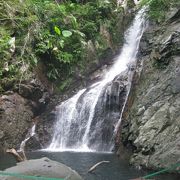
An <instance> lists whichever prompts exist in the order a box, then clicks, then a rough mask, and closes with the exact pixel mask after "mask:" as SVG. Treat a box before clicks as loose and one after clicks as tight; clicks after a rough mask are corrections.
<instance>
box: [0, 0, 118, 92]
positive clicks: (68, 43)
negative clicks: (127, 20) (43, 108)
mask: <svg viewBox="0 0 180 180" xmlns="http://www.w3.org/2000/svg"><path fill="white" fill-rule="evenodd" d="M115 8H116V4H115V1H99V0H92V1H83V2H80V1H70V0H67V1H63V2H61V3H59V4H58V3H57V1H54V0H46V1H45V0H23V1H19V0H0V12H1V13H0V23H1V25H2V27H1V28H0V58H1V62H0V67H1V69H0V78H1V79H3V78H6V77H8V78H16V79H26V78H27V77H26V76H25V74H26V75H28V74H30V72H31V71H33V69H34V67H35V66H37V65H38V62H39V61H41V62H43V63H44V64H45V67H46V69H45V71H46V74H47V77H48V78H49V79H50V80H52V81H58V80H63V81H64V80H65V79H66V78H67V79H69V77H71V76H72V73H74V72H75V70H76V69H77V67H80V68H82V69H83V68H84V67H85V66H86V62H85V59H84V57H85V56H86V52H87V51H86V49H87V41H88V40H91V41H92V42H96V41H97V43H98V44H99V46H98V47H97V51H103V50H105V49H106V48H107V46H106V45H105V42H104V41H102V40H101V37H100V35H99V31H100V24H102V23H105V22H106V20H109V22H111V21H110V20H111V19H113V20H114V19H115V17H116V15H115V14H116V13H115V11H114V9H115ZM113 23H114V21H113ZM111 25H112V24H111V23H110V24H109V26H108V28H109V30H110V26H111ZM12 37H15V52H11V50H10V49H11V47H10V44H9V41H10V40H11V38H12ZM98 48H99V49H98ZM5 66H7V68H5ZM24 67H26V68H24ZM82 69H80V71H81V70H82ZM63 86H66V85H63ZM60 89H63V88H60Z"/></svg>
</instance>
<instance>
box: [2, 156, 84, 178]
mask: <svg viewBox="0 0 180 180" xmlns="http://www.w3.org/2000/svg"><path fill="white" fill-rule="evenodd" d="M3 172H6V173H19V174H23V175H29V176H39V177H48V178H64V179H66V180H82V177H81V176H80V175H79V174H78V173H77V172H76V171H74V170H72V169H71V168H70V167H68V166H66V165H64V164H62V163H59V162H56V161H52V160H50V159H48V158H46V157H44V158H41V159H34V160H28V161H23V162H20V163H17V165H16V166H14V167H11V168H8V169H6V170H4V171H3ZM21 179H22V180H25V179H24V178H19V177H12V176H11V177H10V176H0V180H21Z"/></svg>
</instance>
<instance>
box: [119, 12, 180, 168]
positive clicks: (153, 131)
mask: <svg viewBox="0 0 180 180" xmlns="http://www.w3.org/2000/svg"><path fill="white" fill-rule="evenodd" d="M179 12H180V10H179V9H173V10H171V12H170V13H169V14H168V16H167V19H166V22H165V23H164V24H163V25H161V27H159V26H157V25H155V24H150V25H149V28H148V29H147V30H146V32H145V34H144V36H143V38H142V42H141V45H140V46H141V47H140V52H139V57H138V58H139V60H140V61H141V62H143V67H142V72H141V75H140V78H139V80H137V79H135V83H133V87H132V91H133V92H131V93H130V97H129V101H128V103H127V106H126V111H125V112H124V114H123V120H122V126H121V130H120V133H119V135H120V137H121V140H122V144H123V146H124V147H126V150H127V149H129V150H130V151H132V152H133V155H132V156H131V158H130V161H131V163H133V164H135V165H137V166H144V167H147V168H162V167H166V166H169V165H171V164H174V163H177V162H179V161H180V68H179V67H180V21H179V19H180V13H179ZM118 152H119V154H120V152H122V147H120V148H119V150H118ZM120 155H121V154H120Z"/></svg>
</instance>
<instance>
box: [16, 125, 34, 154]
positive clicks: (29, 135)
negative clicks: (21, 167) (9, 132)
mask: <svg viewBox="0 0 180 180" xmlns="http://www.w3.org/2000/svg"><path fill="white" fill-rule="evenodd" d="M35 130H36V124H33V126H32V127H31V129H30V130H29V132H28V133H27V135H26V137H25V139H24V140H23V141H22V142H21V144H20V148H19V150H18V151H20V152H22V151H24V148H25V145H26V142H27V141H28V140H29V139H30V138H31V137H33V136H34V135H35V134H36V133H35Z"/></svg>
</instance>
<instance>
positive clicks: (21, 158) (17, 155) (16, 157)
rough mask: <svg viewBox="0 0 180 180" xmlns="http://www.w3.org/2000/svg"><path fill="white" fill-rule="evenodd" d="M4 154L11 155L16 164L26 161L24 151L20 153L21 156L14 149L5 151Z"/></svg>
mask: <svg viewBox="0 0 180 180" xmlns="http://www.w3.org/2000/svg"><path fill="white" fill-rule="evenodd" d="M6 152H7V153H10V154H12V155H13V156H14V157H15V159H16V161H17V162H22V161H25V160H27V158H26V155H25V153H24V151H23V152H22V156H21V155H20V154H19V153H18V152H17V151H16V150H15V149H14V148H12V149H7V150H6Z"/></svg>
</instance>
